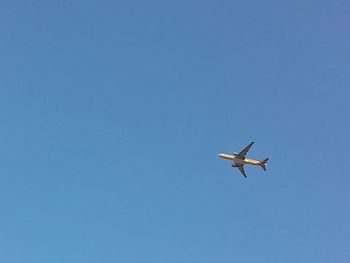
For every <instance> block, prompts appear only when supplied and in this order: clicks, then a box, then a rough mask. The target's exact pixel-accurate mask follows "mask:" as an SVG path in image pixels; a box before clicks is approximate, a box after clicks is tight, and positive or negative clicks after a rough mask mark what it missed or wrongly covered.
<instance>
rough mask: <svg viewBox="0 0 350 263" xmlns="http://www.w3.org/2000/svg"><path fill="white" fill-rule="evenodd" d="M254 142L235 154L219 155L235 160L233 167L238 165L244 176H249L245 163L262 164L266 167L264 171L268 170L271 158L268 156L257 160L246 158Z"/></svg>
mask: <svg viewBox="0 0 350 263" xmlns="http://www.w3.org/2000/svg"><path fill="white" fill-rule="evenodd" d="M253 144H254V142H252V143H250V144H249V145H248V146H247V147H245V148H244V149H243V150H242V151H241V152H240V153H234V154H227V153H220V154H218V156H219V157H220V158H223V159H226V160H230V161H233V163H234V164H232V167H237V168H238V169H239V170H240V172H241V173H242V174H243V176H244V177H247V174H246V172H245V169H244V165H245V164H250V165H256V166H261V167H262V168H263V169H264V171H266V162H267V161H268V160H269V158H266V159H265V160H263V161H257V160H253V159H249V158H246V155H247V153H248V152H249V150H250V147H252V145H253Z"/></svg>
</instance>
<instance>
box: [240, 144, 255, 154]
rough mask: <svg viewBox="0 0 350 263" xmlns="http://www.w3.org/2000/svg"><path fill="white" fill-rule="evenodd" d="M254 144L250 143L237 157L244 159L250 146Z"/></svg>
mask: <svg viewBox="0 0 350 263" xmlns="http://www.w3.org/2000/svg"><path fill="white" fill-rule="evenodd" d="M253 144H254V142H251V143H250V144H249V145H248V146H247V147H245V148H244V149H243V150H242V151H241V152H240V153H239V154H238V155H239V156H242V157H245V156H246V155H247V153H248V152H249V150H250V148H251V147H252V145H253Z"/></svg>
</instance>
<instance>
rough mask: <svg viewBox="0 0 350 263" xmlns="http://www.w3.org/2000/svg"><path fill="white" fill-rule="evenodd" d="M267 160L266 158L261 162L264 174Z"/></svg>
mask: <svg viewBox="0 0 350 263" xmlns="http://www.w3.org/2000/svg"><path fill="white" fill-rule="evenodd" d="M268 160H269V158H266V159H265V160H263V161H261V168H263V169H264V171H265V172H266V163H267V161H268Z"/></svg>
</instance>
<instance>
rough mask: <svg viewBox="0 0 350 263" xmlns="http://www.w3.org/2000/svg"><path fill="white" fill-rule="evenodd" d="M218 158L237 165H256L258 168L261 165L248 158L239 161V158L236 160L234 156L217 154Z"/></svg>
mask: <svg viewBox="0 0 350 263" xmlns="http://www.w3.org/2000/svg"><path fill="white" fill-rule="evenodd" d="M218 156H219V157H220V158H223V159H226V160H230V161H233V162H235V163H237V164H251V165H258V166H261V165H262V164H261V162H260V161H257V160H253V159H249V158H244V159H241V158H239V157H238V158H237V155H236V154H227V153H220V154H218Z"/></svg>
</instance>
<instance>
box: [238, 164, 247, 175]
mask: <svg viewBox="0 0 350 263" xmlns="http://www.w3.org/2000/svg"><path fill="white" fill-rule="evenodd" d="M236 166H237V168H238V169H239V170H240V171H241V173H242V174H243V176H244V177H247V173H246V172H245V170H244V166H243V165H236Z"/></svg>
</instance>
